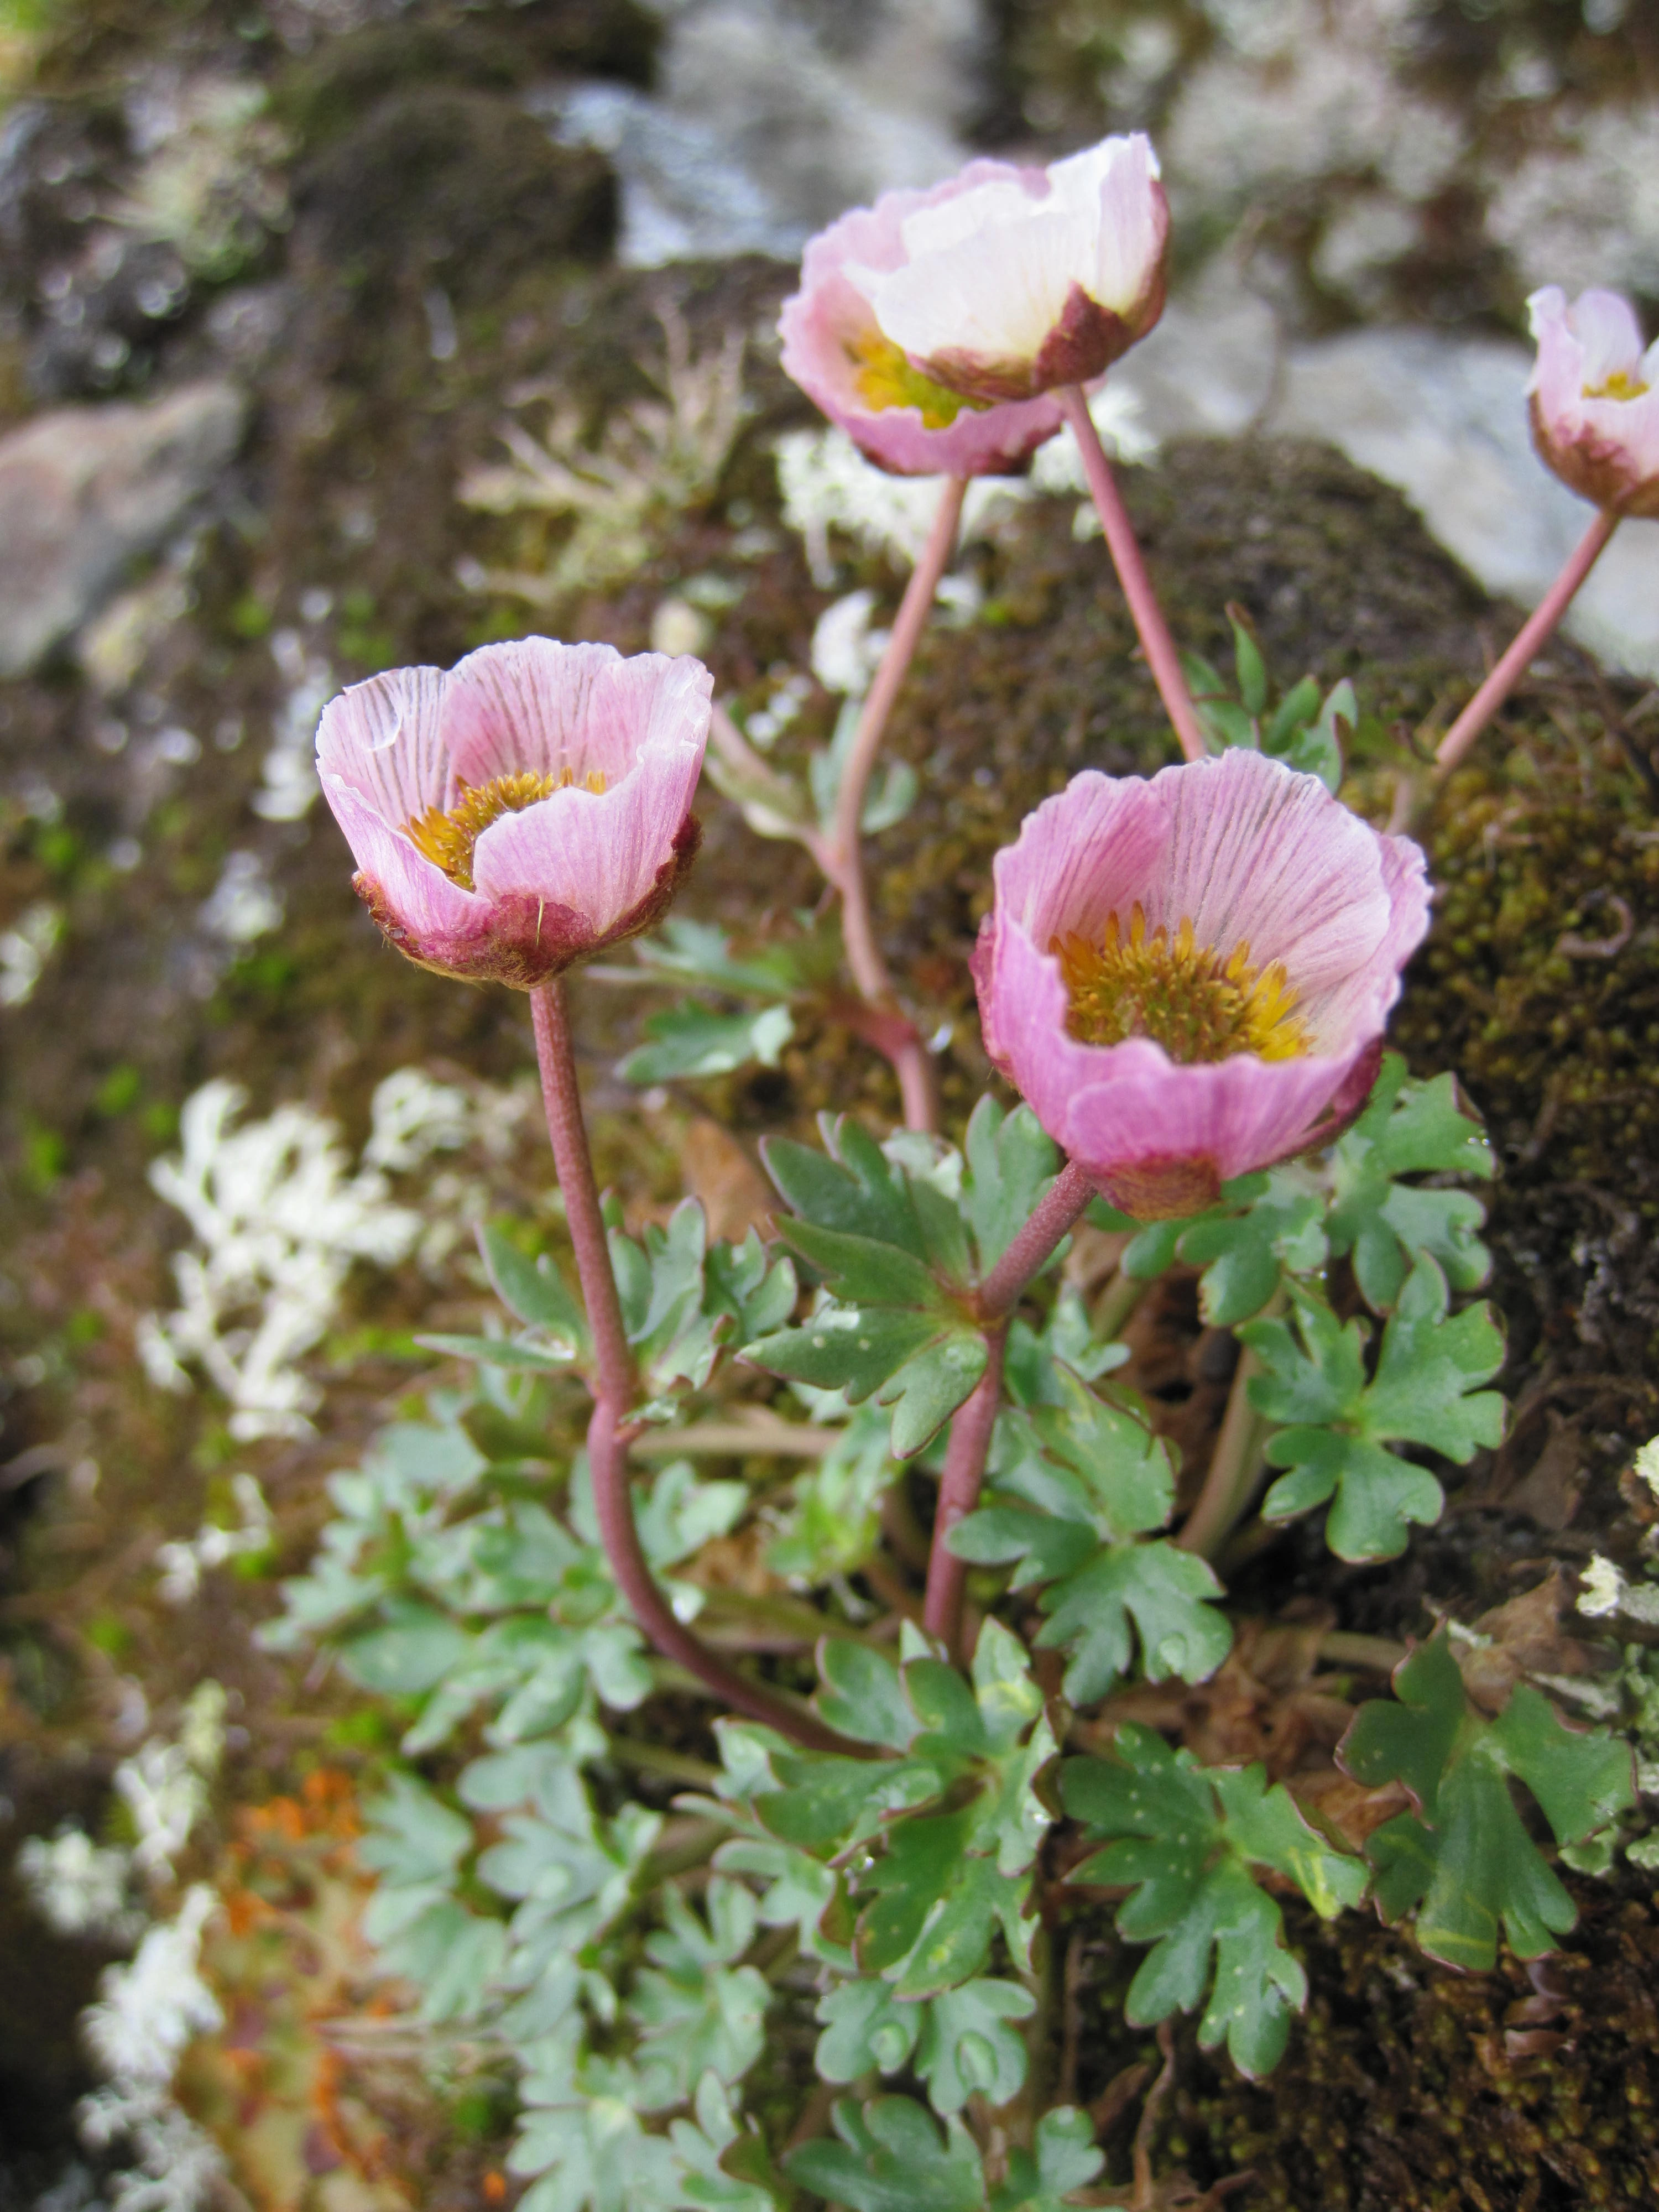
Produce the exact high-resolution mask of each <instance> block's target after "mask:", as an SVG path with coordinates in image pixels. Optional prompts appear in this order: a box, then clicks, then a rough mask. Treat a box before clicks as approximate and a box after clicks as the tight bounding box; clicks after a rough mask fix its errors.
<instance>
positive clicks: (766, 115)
mask: <svg viewBox="0 0 1659 2212" xmlns="http://www.w3.org/2000/svg"><path fill="white" fill-rule="evenodd" d="M983 39H984V22H983V18H982V15H981V10H980V8H979V6H978V5H977V0H860V4H859V5H856V6H846V5H842V4H839V0H837V4H836V5H829V4H821V5H819V6H817V7H816V8H813V7H811V6H807V5H802V4H798V5H796V6H794V7H793V8H790V9H779V8H777V7H775V6H774V5H770V4H768V0H682V4H681V5H679V6H678V9H676V11H675V13H674V15H673V17H672V20H671V27H670V31H669V36H668V40H667V44H666V48H665V55H664V61H663V70H662V76H663V96H662V97H661V98H660V99H647V97H646V96H645V95H644V94H641V93H637V92H630V91H629V90H626V89H625V88H621V87H617V86H614V85H583V86H578V87H576V88H574V89H571V90H567V91H559V92H553V93H550V94H544V95H541V96H539V97H537V98H535V99H534V100H532V106H535V107H536V108H537V110H538V112H540V113H542V114H544V116H546V117H547V118H548V119H549V120H550V121H551V122H552V124H553V125H554V128H555V130H556V132H557V134H558V135H559V136H560V137H562V138H563V139H565V140H566V141H567V142H575V143H584V144H588V145H594V146H598V147H599V148H601V149H603V151H604V152H605V153H606V154H607V155H609V156H610V158H611V163H612V166H613V167H615V168H616V170H617V174H618V175H619V177H620V178H621V179H622V186H623V236H622V245H621V255H622V258H623V260H624V261H626V262H629V263H631V264H634V265H635V266H636V267H651V266H655V265H656V264H659V263H661V262H665V261H672V260H679V259H683V258H686V257H688V256H691V255H702V254H711V255H724V254H730V253H740V252H765V253H775V254H778V255H779V256H781V257H782V258H793V256H794V255H795V254H797V253H799V251H800V248H801V246H803V244H804V243H805V240H807V238H809V237H810V236H811V234H812V233H813V232H814V231H815V230H819V229H822V228H823V226H824V225H825V224H827V223H829V222H833V221H834V220H835V218H836V216H838V215H840V214H841V213H842V211H843V210H845V209H847V208H849V207H854V206H858V205H860V204H867V203H868V202H869V201H870V200H872V199H873V198H874V197H876V195H877V194H878V192H883V191H887V190H889V189H890V187H892V186H894V185H929V184H933V183H936V182H937V181H938V180H939V178H941V177H948V176H949V175H950V174H951V173H952V171H954V170H956V169H957V168H959V167H961V166H962V163H963V161H965V160H966V159H967V151H966V149H965V148H964V146H963V143H961V139H960V137H959V135H958V133H959V131H960V128H961V126H962V125H963V122H964V121H965V120H966V119H967V118H968V117H969V114H970V112H971V111H972V108H973V106H974V103H975V97H976V94H977V92H978V86H979V80H978V75H977V64H978V63H979V61H980V59H981V53H980V49H981V46H982V43H983Z"/></svg>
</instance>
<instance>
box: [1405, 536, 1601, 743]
mask: <svg viewBox="0 0 1659 2212" xmlns="http://www.w3.org/2000/svg"><path fill="white" fill-rule="evenodd" d="M1619 522H1620V517H1619V516H1618V514H1617V513H1615V512H1614V511H1613V508H1611V507H1608V508H1606V509H1604V510H1603V512H1602V513H1599V514H1598V515H1597V516H1596V518H1595V521H1594V522H1592V523H1591V525H1590V526H1589V529H1588V530H1587V531H1586V532H1584V534H1583V537H1582V538H1580V539H1579V541H1578V543H1577V545H1575V546H1574V547H1573V549H1572V551H1571V553H1570V554H1569V555H1568V556H1567V560H1566V565H1565V567H1564V568H1563V569H1562V571H1561V573H1560V574H1559V576H1558V577H1557V578H1556V580H1555V581H1554V582H1553V584H1552V585H1551V586H1550V587H1549V589H1548V591H1547V592H1545V594H1544V596H1543V598H1542V599H1541V600H1540V601H1539V602H1538V605H1536V606H1535V607H1534V609H1533V611H1532V612H1531V614H1529V615H1528V617H1527V619H1526V621H1525V622H1524V623H1522V625H1521V628H1520V629H1519V630H1518V631H1517V633H1516V639H1515V642H1514V643H1513V644H1512V645H1511V646H1510V649H1509V651H1508V652H1507V653H1505V654H1504V657H1503V659H1501V660H1500V661H1499V662H1498V665H1497V667H1496V668H1494V669H1493V670H1492V674H1491V675H1490V676H1489V677H1487V678H1486V682H1485V683H1484V684H1482V685H1481V686H1480V690H1478V691H1477V692H1476V693H1475V695H1474V698H1473V699H1471V700H1470V702H1469V703H1468V706H1467V707H1465V708H1464V709H1463V711H1462V714H1460V715H1459V716H1458V718H1457V720H1455V722H1454V723H1453V724H1452V726H1451V727H1450V729H1449V730H1448V731H1447V732H1446V734H1445V736H1444V737H1443V738H1442V739H1441V740H1440V744H1439V746H1438V748H1437V750H1436V753H1435V756H1434V765H1435V771H1436V773H1437V775H1450V773H1451V771H1452V770H1453V769H1455V767H1456V766H1457V764H1458V763H1459V762H1460V761H1461V760H1462V757H1463V756H1464V755H1465V753H1467V752H1468V750H1469V747H1470V746H1471V745H1472V744H1474V741H1475V739H1476V738H1478V737H1479V736H1480V732H1481V731H1482V730H1484V729H1485V728H1486V725H1487V723H1488V722H1489V721H1491V720H1492V716H1493V715H1494V714H1496V713H1497V712H1498V708H1500V707H1501V706H1502V705H1503V703H1504V700H1505V699H1507V698H1508V697H1509V696H1510V692H1511V691H1512V690H1514V688H1515V686H1516V684H1518V683H1519V682H1520V680H1521V678H1522V676H1524V675H1525V673H1526V671H1527V670H1528V668H1529V667H1530V666H1531V665H1532V662H1533V660H1534V658H1535V657H1536V655H1537V653H1538V649H1539V647H1541V645H1542V644H1543V642H1544V641H1545V639H1546V638H1547V637H1548V635H1550V633H1551V631H1552V630H1553V629H1554V628H1555V625H1556V624H1557V623H1559V621H1560V619H1561V617H1562V616H1563V615H1564V614H1565V612H1566V611H1567V609H1568V607H1569V606H1570V605H1571V604H1572V600H1573V597H1574V594H1575V593H1576V592H1577V590H1578V588H1579V586H1580V585H1582V584H1583V580H1584V579H1585V577H1586V576H1588V575H1589V572H1590V570H1591V569H1592V568H1594V567H1595V564H1596V562H1597V561H1598V560H1599V559H1600V558H1601V553H1602V550H1603V549H1604V547H1605V546H1606V544H1607V540H1608V539H1609V538H1611V537H1612V535H1613V532H1614V531H1615V530H1617V528H1618V527H1619Z"/></svg>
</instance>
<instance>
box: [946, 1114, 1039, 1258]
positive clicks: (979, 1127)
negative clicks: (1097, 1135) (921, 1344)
mask: <svg viewBox="0 0 1659 2212" xmlns="http://www.w3.org/2000/svg"><path fill="white" fill-rule="evenodd" d="M963 1157H964V1159H965V1162H966V1167H965V1171H964V1173H963V1179H962V1210H963V1214H964V1215H965V1216H966V1218H967V1220H968V1224H969V1227H970V1228H971V1229H972V1231H973V1232H974V1244H975V1250H976V1251H977V1253H978V1255H979V1272H980V1274H981V1277H983V1276H985V1275H988V1274H989V1273H990V1272H991V1270H992V1268H993V1267H995V1265H996V1263H997V1261H999V1260H1000V1258H1001V1257H1002V1255H1003V1254H1004V1253H1005V1252H1006V1250H1007V1249H1008V1247H1009V1246H1010V1244H1012V1243H1013V1241H1014V1238H1015V1237H1017V1236H1018V1233H1019V1231H1021V1230H1022V1229H1023V1228H1024V1226H1025V1225H1026V1223H1027V1222H1028V1221H1029V1220H1030V1218H1031V1216H1032V1214H1033V1213H1034V1212H1036V1207H1037V1206H1038V1203H1039V1202H1040V1200H1042V1198H1043V1196H1044V1195H1045V1194H1046V1193H1047V1191H1048V1186H1049V1184H1050V1183H1051V1182H1053V1180H1054V1175H1055V1172H1056V1170H1058V1168H1059V1166H1060V1153H1059V1150H1058V1148H1057V1147H1056V1146H1055V1145H1054V1140H1053V1139H1052V1138H1051V1137H1049V1136H1048V1133H1047V1132H1046V1131H1045V1130H1044V1129H1043V1127H1042V1123H1041V1122H1040V1121H1038V1120H1037V1118H1036V1115H1035V1114H1033V1113H1032V1111H1031V1109H1030V1107H1029V1106H1017V1107H1016V1108H1015V1109H1014V1110H1013V1112H1012V1114H1008V1115H1005V1114H1004V1113H1003V1110H1002V1109H1001V1107H1000V1106H999V1105H998V1104H997V1103H996V1101H995V1099H994V1098H992V1097H988V1096H987V1097H984V1098H981V1100H980V1102H979V1103H978V1105H977V1106H975V1109H974V1110H973V1114H972V1115H971V1117H970V1118H969V1123H968V1132H967V1135H966V1137H965V1139H963Z"/></svg>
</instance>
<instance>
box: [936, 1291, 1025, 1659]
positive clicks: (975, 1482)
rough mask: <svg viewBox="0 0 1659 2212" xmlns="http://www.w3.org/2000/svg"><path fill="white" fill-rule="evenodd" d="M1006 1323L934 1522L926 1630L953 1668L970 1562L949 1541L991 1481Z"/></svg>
mask: <svg viewBox="0 0 1659 2212" xmlns="http://www.w3.org/2000/svg"><path fill="white" fill-rule="evenodd" d="M1006 1334H1007V1325H1006V1322H999V1323H998V1324H997V1326H996V1327H995V1328H989V1329H987V1331H986V1332H985V1355H986V1357H985V1372H984V1374H983V1375H981V1376H980V1378H979V1381H978V1382H977V1383H975V1386H974V1391H973V1395H972V1396H971V1397H970V1398H969V1400H968V1401H967V1403H966V1404H965V1405H963V1407H961V1408H960V1409H959V1411H958V1412H957V1416H956V1419H954V1420H953V1421H952V1422H951V1441H950V1443H949V1444H948V1445H947V1446H946V1447H945V1473H944V1475H943V1477H942V1479H941V1480H940V1482H939V1510H938V1511H937V1512H936V1513H935V1514H934V1516H933V1548H932V1550H931V1551H930V1553H928V1557H927V1595H926V1596H925V1597H924V1598H923V1600H922V1608H921V1625H922V1626H923V1627H924V1628H925V1629H926V1630H927V1633H928V1634H929V1635H930V1636H936V1637H937V1638H939V1642H940V1643H941V1644H944V1646H945V1653H946V1656H948V1657H949V1658H950V1660H951V1662H952V1664H953V1665H956V1666H960V1665H961V1664H962V1661H963V1650H962V1599H963V1590H964V1589H965V1588H966V1587H967V1582H968V1562H967V1560H966V1559H957V1555H956V1553H954V1552H952V1551H951V1550H949V1549H948V1548H947V1547H946V1545H945V1538H946V1537H947V1536H948V1535H949V1534H950V1533H951V1529H952V1528H955V1527H956V1525H957V1522H958V1521H961V1520H963V1519H965V1518H966V1516H968V1515H969V1513H971V1512H972V1511H973V1510H974V1508H975V1506H976V1505H977V1504H978V1503H979V1487H980V1485H981V1482H982V1481H983V1480H985V1459H986V1455H987V1452H988V1451H989V1450H990V1449H991V1437H992V1432H993V1431H994V1429H995V1427H996V1421H997V1411H998V1408H999V1407H1000V1405H1001V1403H1002V1345H1003V1339H1004V1337H1005V1336H1006Z"/></svg>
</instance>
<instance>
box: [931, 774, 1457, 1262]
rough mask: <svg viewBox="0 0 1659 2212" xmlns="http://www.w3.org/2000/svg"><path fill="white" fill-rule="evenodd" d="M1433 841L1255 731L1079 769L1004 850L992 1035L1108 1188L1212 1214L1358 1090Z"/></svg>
mask: <svg viewBox="0 0 1659 2212" xmlns="http://www.w3.org/2000/svg"><path fill="white" fill-rule="evenodd" d="M1423 866H1424V864H1423V855H1422V854H1421V853H1420V852H1419V850H1418V848H1417V847H1416V846H1415V845H1413V843H1412V842H1410V840H1409V839H1407V838H1405V837H1385V836H1380V835H1379V834H1378V833H1377V831H1376V830H1375V829H1371V828H1370V827H1369V825H1368V824H1367V823H1364V822H1362V821H1361V820H1360V819H1359V817H1358V816H1357V815H1354V814H1351V813H1350V812H1349V811H1348V810H1347V808H1346V807H1345V806H1343V805H1340V803H1339V802H1338V801H1337V800H1336V799H1333V798H1332V797H1331V795H1330V793H1328V791H1327V790H1326V789H1325V787H1324V785H1323V784H1322V783H1321V782H1320V781H1319V780H1318V778H1317V777H1316V776H1311V775H1296V774H1295V773H1294V772H1293V771H1292V770H1291V769H1287V768H1285V766H1283V764H1282V763H1279V762H1278V761H1274V760H1270V759H1268V758H1267V757H1266V756H1265V755H1263V754H1261V753H1256V752H1250V751H1246V750H1242V749H1240V750H1233V751H1231V752H1227V753H1224V754H1223V755H1222V756H1221V757H1220V758H1219V759H1217V760H1202V761H1193V762H1189V763H1187V764H1186V765H1184V766H1182V767H1180V768H1166V769H1164V770H1163V771H1162V772H1161V773H1160V774H1159V775H1155V776H1154V777H1153V778H1152V781H1150V782H1146V781H1143V780H1141V779H1140V778H1139V777H1114V776H1107V775H1099V774H1098V773H1097V772H1096V771H1095V770H1093V769H1090V770H1087V771H1085V774H1083V775H1079V776H1075V777H1073V781H1071V783H1069V784H1068V785H1067V786H1066V789H1065V790H1064V791H1062V792H1060V793H1058V794H1057V796H1056V797H1054V798H1053V799H1045V800H1044V802H1043V803H1042V805H1041V806H1039V807H1038V808H1037V810H1036V812H1035V813H1034V814H1031V815H1029V816H1028V817H1026V820H1025V823H1024V826H1023V828H1022V829H1021V830H1020V834H1019V836H1018V840H1017V841H1016V842H1015V843H1014V844H1012V845H1011V846H1008V847H1006V848H1005V849H1004V850H1003V851H1002V852H1000V853H999V854H998V855H997V858H996V863H995V869H994V877H995V884H996V896H995V903H994V906H993V908H992V909H991V912H990V914H989V915H987V917H986V920H985V922H984V924H983V926H982V927H981V931H980V939H979V944H978V945H977V947H976V948H975V954H974V980H975V984H976V985H977V987H978V991H979V1005H980V1020H981V1025H982V1027H983V1030H984V1035H985V1048H986V1050H987V1052H988V1053H989V1054H990V1055H991V1058H992V1059H993V1060H994V1061H995V1062H996V1064H997V1066H999V1067H1000V1069H1001V1070H1002V1072H1003V1073H1005V1074H1006V1076H1007V1077H1008V1078H1009V1079H1010V1080H1011V1081H1012V1083H1014V1084H1015V1085H1017V1086H1018V1089H1019V1090H1020V1091H1022V1092H1023V1093H1024V1097H1025V1099H1026V1101H1027V1103H1029V1104H1030V1108H1031V1109H1032V1111H1033V1112H1034V1113H1035V1114H1036V1117H1037V1119H1038V1120H1039V1121H1041V1122H1042V1126H1043V1127H1044V1128H1045V1129H1047V1130H1048V1133H1049V1135H1050V1136H1051V1137H1053V1138H1054V1139H1055V1140H1056V1141H1057V1142H1058V1143H1059V1144H1060V1145H1062V1146H1064V1147H1065V1149H1066V1152H1068V1153H1069V1154H1070V1155H1071V1157H1072V1158H1073V1159H1074V1160H1076V1161H1078V1162H1079V1164H1080V1165H1081V1166H1083V1167H1084V1168H1085V1169H1086V1170H1087V1171H1088V1172H1089V1174H1090V1175H1091V1176H1092V1177H1093V1179H1094V1180H1095V1182H1097V1185H1098V1186H1099V1188H1100V1189H1101V1190H1102V1191H1103V1193H1104V1194H1105V1195H1106V1197H1107V1198H1108V1199H1109V1200H1110V1201H1111V1203H1112V1204H1113V1205H1114V1206H1118V1207H1120V1208H1121V1210H1122V1211H1123V1212H1126V1213H1131V1214H1133V1215H1135V1216H1137V1217H1138V1218H1140V1219H1142V1220H1156V1219H1158V1218H1163V1217H1164V1216H1168V1215H1175V1214H1182V1213H1195V1212H1199V1211H1200V1210H1201V1209H1202V1208H1203V1207H1204V1206H1207V1205H1209V1204H1210V1203H1211V1202H1212V1200H1214V1198H1215V1197H1216V1195H1217V1193H1218V1191H1219V1189H1220V1187H1221V1185H1222V1184H1223V1183H1224V1182H1226V1181H1227V1180H1229V1178H1231V1176H1238V1175H1245V1174H1248V1173H1249V1172H1250V1171H1251V1170H1254V1169H1256V1168H1262V1167H1267V1166H1270V1165H1271V1164H1273V1162H1274V1161H1275V1160H1281V1159H1286V1158H1291V1156H1292V1155H1294V1154H1295V1153H1297V1152H1304V1151H1306V1150H1307V1149H1308V1148H1309V1147H1310V1146H1314V1145H1317V1144H1320V1143H1322V1142H1324V1141H1326V1140H1327V1139H1328V1138H1329V1137H1331V1136H1333V1135H1334V1134H1335V1133H1337V1132H1338V1131H1339V1130H1340V1128H1341V1127H1342V1126H1343V1125H1344V1123H1345V1122H1346V1121H1348V1120H1350V1119H1352V1115H1354V1114H1355V1113H1356V1112H1358V1109H1359V1107H1360V1106H1361V1105H1362V1104H1363V1103H1364V1098H1365V1096H1366V1093H1367V1092H1368V1091H1370V1086H1371V1082H1372V1079H1373V1078H1374V1077H1375V1074H1376V1064H1377V1058H1378V1054H1379V1052H1380V1050H1381V1039H1382V1034H1383V1023H1384V1021H1385V1020H1386V1019H1387V1017H1388V1012H1389V1007H1390V1006H1393V1004H1394V1002H1395V999H1396V997H1397V996H1398V995H1399V991H1400V970H1401V968H1402V967H1403V966H1404V964H1405V963H1406V961H1407V958H1408V957H1410V955H1411V952H1412V951H1413V947H1414V946H1415V945H1417V944H1418V942H1419V939H1421V938H1422V935H1423V933H1424V931H1425V929H1426V928H1427V927H1428V907H1429V899H1428V890H1427V886H1426V884H1425V881H1424V874H1423Z"/></svg>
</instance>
